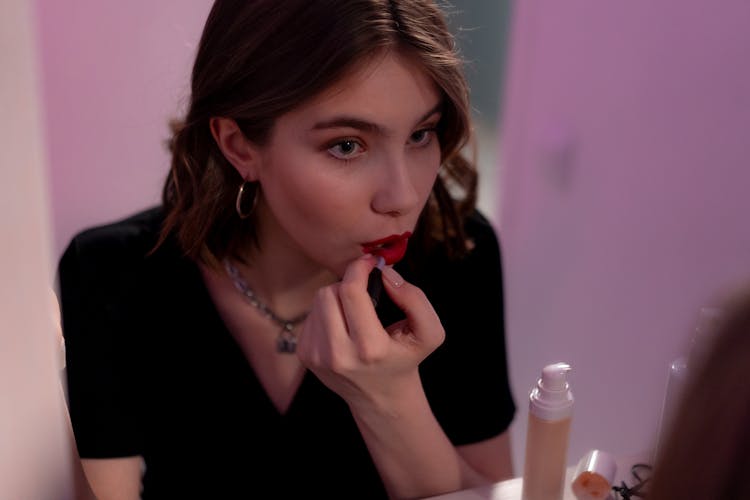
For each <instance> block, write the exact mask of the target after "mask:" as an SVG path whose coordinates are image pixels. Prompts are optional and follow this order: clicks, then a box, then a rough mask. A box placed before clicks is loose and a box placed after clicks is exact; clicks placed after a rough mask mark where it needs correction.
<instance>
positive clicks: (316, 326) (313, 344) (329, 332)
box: [297, 284, 351, 365]
mask: <svg viewBox="0 0 750 500" xmlns="http://www.w3.org/2000/svg"><path fill="white" fill-rule="evenodd" d="M337 288H338V285H337V284H334V285H331V286H327V287H323V288H321V289H320V290H318V291H317V292H316V294H315V299H314V300H313V306H312V309H311V310H310V314H309V315H308V317H307V319H306V320H305V323H304V326H303V328H302V331H301V332H300V334H299V339H298V346H297V348H298V355H299V356H300V360H301V361H302V362H303V363H304V364H306V365H307V364H312V365H322V364H326V365H328V364H330V363H331V362H332V360H334V359H335V357H336V353H337V352H339V353H341V352H343V351H344V350H348V351H350V350H351V347H349V346H350V344H351V340H350V339H349V336H348V334H347V329H346V322H345V321H344V316H343V311H342V307H341V303H340V302H339V300H338V291H337Z"/></svg>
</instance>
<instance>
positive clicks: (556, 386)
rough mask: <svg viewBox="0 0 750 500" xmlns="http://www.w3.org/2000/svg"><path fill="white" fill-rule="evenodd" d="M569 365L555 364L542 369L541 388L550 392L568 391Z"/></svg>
mask: <svg viewBox="0 0 750 500" xmlns="http://www.w3.org/2000/svg"><path fill="white" fill-rule="evenodd" d="M569 371H570V365H569V364H568V363H553V364H551V365H547V366H545V367H544V368H543V369H542V380H541V386H542V387H543V388H544V389H546V390H548V391H564V390H565V389H567V385H568V382H567V379H568V372H569Z"/></svg>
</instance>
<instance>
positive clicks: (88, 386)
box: [59, 208, 515, 498]
mask: <svg viewBox="0 0 750 500" xmlns="http://www.w3.org/2000/svg"><path fill="white" fill-rule="evenodd" d="M161 221H162V214H161V210H160V209H159V208H154V209H151V210H148V211H145V212H142V213H139V214H137V215H134V216H133V217H130V218H128V219H125V220H123V221H119V222H117V223H114V224H110V225H106V226H101V227H97V228H92V229H89V230H87V231H84V232H82V233H80V234H78V235H77V236H76V237H75V238H74V239H73V240H72V242H71V243H70V245H69V246H68V248H67V250H66V251H65V254H64V255H63V257H62V259H61V261H60V266H59V279H60V292H61V305H62V319H63V331H64V334H65V341H66V351H67V375H68V398H69V404H70V416H71V419H72V422H73V429H74V432H75V437H76V441H77V444H78V450H79V453H80V455H81V457H83V458H104V457H125V456H132V455H142V456H143V457H144V459H145V462H146V472H145V475H144V485H143V486H144V490H143V498H188V497H190V498H194V497H202V498H239V497H241V498H248V497H250V496H251V494H252V493H262V492H270V493H272V496H273V497H274V498H296V497H300V498H301V497H302V495H305V496H312V497H314V498H384V497H385V496H386V495H385V490H384V488H383V485H382V482H381V480H380V478H379V476H378V474H377V472H376V469H375V467H374V465H373V463H372V460H371V459H370V456H369V454H368V451H367V448H366V446H365V444H364V441H363V440H362V438H361V437H360V434H359V431H358V429H357V426H356V424H355V423H354V420H353V418H352V416H351V414H350V412H349V409H348V407H347V405H346V404H345V403H344V401H343V400H342V399H341V398H340V397H339V396H338V395H336V394H335V393H333V392H332V391H330V390H329V389H328V388H326V387H325V386H324V385H323V384H322V383H321V382H320V381H319V380H318V379H317V378H316V377H315V376H314V375H313V374H312V373H310V372H308V373H307V374H306V375H305V377H304V379H303V381H302V384H301V386H300V388H299V391H298V392H297V394H296V395H295V397H294V400H293V401H292V403H291V405H290V407H289V409H288V411H287V412H286V413H285V414H283V415H282V414H280V413H279V412H278V411H277V410H276V408H275V407H274V405H273V404H272V403H271V401H270V399H269V398H268V397H267V395H266V394H265V392H264V391H263V388H262V386H261V384H260V382H259V381H258V379H257V378H256V376H255V374H254V372H253V370H252V368H251V367H250V365H249V364H248V362H247V360H246V358H245V357H244V355H243V353H242V351H241V350H240V348H239V346H238V345H237V344H236V342H235V340H234V339H233V337H232V336H231V334H230V333H229V331H228V330H227V329H226V327H225V326H224V324H223V323H222V320H221V319H220V317H219V314H218V312H217V311H216V309H215V307H214V304H213V302H212V300H211V298H210V296H209V294H208V291H207V289H206V288H205V286H204V284H203V281H202V279H201V275H200V272H199V270H198V267H197V265H196V264H195V263H194V262H192V261H191V260H189V259H187V258H186V257H184V256H183V254H182V253H181V252H180V251H179V249H178V248H177V245H176V243H175V242H174V241H172V240H169V239H168V240H167V242H166V243H165V244H164V245H162V246H161V247H159V249H158V250H156V251H155V252H153V253H150V254H149V251H150V250H152V248H153V247H154V244H155V242H156V239H157V235H158V230H159V227H160V224H161ZM467 232H468V234H469V235H470V237H471V238H472V239H473V240H474V242H475V248H474V250H473V251H472V252H471V253H470V254H469V255H468V256H467V257H465V258H463V259H461V260H458V261H448V260H447V259H445V258H444V257H440V256H437V255H433V256H432V257H430V258H429V259H428V260H426V261H425V262H423V264H425V265H424V266H421V267H423V268H426V269H430V270H431V272H429V273H425V272H422V273H416V274H415V273H414V271H413V270H411V269H410V268H409V266H407V265H405V264H404V263H403V262H402V263H400V264H399V265H397V269H398V270H399V272H401V274H402V275H403V276H404V278H405V279H407V280H409V281H410V282H412V283H414V284H415V285H417V286H419V287H420V288H422V290H423V291H424V292H425V293H426V294H427V296H428V298H429V299H430V302H431V303H432V305H433V307H434V308H435V310H436V311H437V313H438V315H439V317H440V319H441V321H442V323H443V326H444V328H445V331H446V339H445V342H444V343H443V344H442V345H441V346H440V347H438V349H437V350H436V351H435V352H433V353H432V354H431V355H430V356H429V357H428V358H427V359H426V360H425V361H423V362H422V364H421V365H420V373H421V377H422V383H423V385H424V389H425V392H426V394H427V398H428V399H429V402H430V405H431V407H432V410H433V412H434V413H435V416H436V417H437V419H438V421H439V422H440V424H441V425H442V427H443V429H444V430H445V432H446V434H447V435H448V437H449V438H450V440H451V441H452V442H453V443H454V444H455V445H462V444H468V443H474V442H477V441H481V440H484V439H487V438H491V437H494V436H496V435H498V434H500V433H502V432H503V431H504V430H506V429H507V427H508V426H509V424H510V422H511V420H512V419H513V415H514V412H515V405H514V402H513V398H512V396H511V392H510V388H509V383H508V374H507V365H506V354H505V338H504V328H503V294H502V275H501V266H500V262H501V261H500V253H499V248H498V242H497V239H496V236H495V233H494V231H493V230H492V227H491V226H490V224H489V223H488V222H487V220H486V219H485V218H484V217H482V216H481V215H480V214H478V213H477V214H474V215H473V216H472V217H471V218H470V219H469V220H468V221H467ZM383 296H384V297H386V294H383ZM378 314H379V316H380V317H381V320H382V321H383V322H384V324H390V322H392V321H393V320H394V319H397V317H396V316H394V314H396V311H395V309H393V305H392V303H389V302H388V301H387V300H385V301H384V300H381V304H379V306H378ZM261 496H262V495H261Z"/></svg>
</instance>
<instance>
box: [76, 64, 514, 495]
mask: <svg viewBox="0 0 750 500" xmlns="http://www.w3.org/2000/svg"><path fill="white" fill-rule="evenodd" d="M440 104H441V103H440V93H439V91H438V90H437V88H436V87H435V85H434V83H433V82H432V81H431V80H430V79H429V78H428V77H427V75H426V74H425V73H423V72H422V71H421V69H420V67H419V65H418V64H415V61H413V60H411V59H409V58H407V57H404V56H403V55H401V54H399V53H396V52H386V53H384V54H381V55H380V56H377V57H375V58H373V59H372V60H371V61H369V62H368V63H367V64H365V65H364V66H363V67H362V68H360V69H359V70H358V71H355V72H353V73H352V74H350V75H349V76H348V77H346V78H345V79H344V80H343V81H342V82H340V83H339V84H338V85H335V86H334V87H333V88H331V89H329V91H327V92H325V93H323V94H322V95H320V96H318V97H316V98H314V99H312V100H311V101H310V102H307V103H305V104H303V105H302V106H300V107H298V108H296V109H294V110H292V111H291V112H289V113H287V114H285V115H282V116H281V117H279V118H278V120H277V121H276V123H275V125H274V129H273V131H272V134H271V137H270V140H269V142H268V143H267V144H265V145H262V146H261V145H257V144H254V143H252V142H250V141H248V140H247V139H246V138H245V137H244V136H243V135H242V133H241V132H240V131H239V129H238V127H237V125H236V123H234V122H233V121H232V120H229V119H225V118H218V117H217V118H214V119H212V121H211V128H212V132H213V135H214V137H215V139H216V141H217V144H218V145H219V147H220V149H221V150H222V152H223V153H224V155H225V156H226V158H227V159H228V160H229V161H230V162H231V163H232V165H233V166H234V167H235V168H236V169H237V171H238V172H239V173H240V175H241V176H242V177H243V178H244V179H245V180H248V181H257V182H259V184H260V187H261V189H260V193H261V194H260V198H259V200H258V203H257V208H256V211H257V216H258V220H259V222H258V235H259V241H260V250H258V249H248V253H247V259H248V262H250V264H249V265H245V264H239V263H238V267H240V271H241V273H242V274H243V276H244V277H245V278H246V279H247V280H248V282H250V283H251V284H252V286H253V289H254V290H255V291H256V293H258V294H259V295H260V296H261V297H263V299H264V301H265V302H266V303H267V304H268V305H269V306H270V307H271V308H272V309H273V310H274V311H276V313H277V314H279V315H280V316H282V317H293V316H296V315H298V314H299V313H301V312H303V311H307V310H309V311H310V313H309V315H308V318H307V320H306V321H305V323H304V325H303V326H301V327H300V331H299V332H298V338H299V345H298V349H297V356H286V355H284V356H281V355H279V354H278V353H276V352H275V337H276V333H277V327H276V326H275V325H273V324H272V323H269V321H268V320H267V319H266V318H263V317H261V316H260V315H259V314H258V313H257V311H256V310H255V309H254V308H250V307H247V304H246V303H244V301H243V299H242V297H241V296H240V294H238V293H237V292H236V290H234V288H233V285H232V283H231V281H229V279H228V277H227V276H226V275H225V274H223V273H220V272H217V271H215V270H213V269H209V268H206V267H203V268H202V269H201V270H202V273H203V277H204V280H205V282H206V286H207V288H208V290H209V292H210V293H211V295H212V298H213V299H214V303H215V304H216V305H217V309H218V311H219V314H220V315H221V316H222V318H223V319H224V322H225V324H226V325H227V327H228V329H229V330H230V332H231V333H232V335H233V336H234V337H235V339H236V340H237V342H238V344H239V345H240V347H241V348H242V350H243V352H244V353H245V355H246V357H247V358H248V362H249V363H250V364H251V365H252V366H253V368H254V371H255V372H256V373H257V374H258V377H259V379H260V381H261V384H263V386H264V388H265V389H266V392H267V393H268V394H269V396H270V398H271V400H272V401H273V402H274V404H275V405H276V407H277V409H278V411H279V412H280V413H283V412H284V411H286V409H287V408H288V406H289V404H290V403H291V401H292V399H293V397H294V394H295V393H296V391H297V389H298V387H299V384H300V383H301V380H302V377H303V375H304V373H305V371H306V370H310V371H312V372H313V373H314V374H315V375H316V376H317V377H318V378H319V379H320V380H321V381H322V382H323V383H324V384H326V385H327V386H328V387H329V388H330V389H331V390H333V391H334V392H336V393H337V394H339V395H340V396H341V397H342V398H343V399H344V400H345V401H346V402H347V403H348V405H349V407H350V409H351V411H352V415H353V416H354V418H355V421H356V423H357V425H358V427H359V430H360V432H361V433H362V436H363V438H364V440H365V443H366V444H367V446H368V449H369V451H370V454H371V456H372V457H373V460H374V462H375V464H376V466H377V467H378V470H379V472H380V474H381V477H382V478H383V481H384V483H385V485H386V488H387V490H388V492H389V494H390V495H391V496H392V497H394V498H413V497H420V496H427V495H434V494H437V493H440V492H448V491H454V490H457V489H461V488H467V487H472V486H477V485H480V484H485V483H487V482H491V481H498V480H501V479H506V478H509V477H511V476H512V469H511V464H510V445H509V440H508V436H507V433H505V434H503V435H501V436H499V437H496V438H494V439H489V440H487V441H484V442H481V443H476V444H472V445H468V446H462V447H458V448H456V447H454V446H453V445H452V444H451V443H450V441H449V440H448V438H447V437H446V435H445V433H444V432H443V431H442V429H441V428H440V426H439V424H438V422H437V421H436V419H435V417H434V415H433V414H432V412H431V410H430V408H429V404H428V402H427V399H426V397H425V395H424V392H423V389H422V385H421V381H420V378H419V374H418V371H417V368H418V365H419V363H420V362H421V361H422V360H423V359H424V358H425V357H427V356H428V355H429V354H430V353H431V352H432V351H433V350H434V349H435V348H436V347H437V346H438V345H440V343H441V342H442V341H443V338H444V331H443V328H442V325H441V324H440V320H439V318H438V317H437V315H436V313H435V311H434V310H433V308H432V306H431V305H430V303H429V301H428V300H427V298H426V297H425V296H424V294H423V293H422V291H421V290H420V289H418V288H416V287H414V286H413V285H411V284H409V283H406V282H404V280H403V279H402V278H401V277H400V276H399V275H398V274H397V273H396V272H395V271H394V270H393V269H392V268H391V267H386V268H385V269H384V271H383V282H384V288H385V292H386V293H388V294H389V295H390V297H391V298H392V300H393V301H394V303H395V304H396V305H398V306H399V307H400V308H401V309H402V310H403V311H404V312H405V313H406V320H405V321H402V322H399V323H397V324H395V325H390V326H389V327H388V328H387V329H386V328H384V327H383V326H382V325H381V324H380V322H379V321H378V318H377V316H376V314H375V310H374V309H373V306H372V302H371V301H370V298H369V296H368V295H367V292H366V286H367V277H368V274H369V272H370V270H371V269H372V268H373V267H374V265H375V262H376V261H375V258H373V257H372V256H369V255H364V256H363V254H362V244H363V243H366V242H369V241H374V240H378V239H381V238H384V237H387V236H389V235H393V234H402V233H403V232H405V231H413V230H414V227H415V225H416V223H417V219H418V217H419V213H420V211H421V209H422V208H423V206H424V204H425V202H426V200H427V198H428V196H429V194H430V191H431V189H432V184H433V183H434V180H435V177H436V175H437V172H438V168H439V165H440V145H439V142H438V138H437V136H436V134H435V132H434V128H435V127H436V125H437V124H438V122H439V120H440ZM118 460H124V462H117V463H115V462H113V461H100V460H85V461H84V467H85V469H86V473H87V475H88V476H89V478H90V480H92V484H93V485H94V490H95V492H97V493H99V492H101V493H103V495H101V496H100V498H136V497H134V496H130V495H131V494H133V492H135V491H137V488H138V486H139V484H140V475H139V474H140V468H139V467H140V462H139V461H138V460H139V458H138V457H133V458H126V459H118ZM103 462H107V463H106V465H104V464H103ZM115 471H117V472H115ZM123 482H124V483H126V484H123ZM116 483H117V484H119V488H121V489H120V490H119V491H120V492H121V493H123V496H114V495H116V494H117V491H116V488H114V485H115V484H116ZM97 490H98V491H97ZM124 492H128V493H127V496H125V493H124ZM110 493H112V494H113V496H110Z"/></svg>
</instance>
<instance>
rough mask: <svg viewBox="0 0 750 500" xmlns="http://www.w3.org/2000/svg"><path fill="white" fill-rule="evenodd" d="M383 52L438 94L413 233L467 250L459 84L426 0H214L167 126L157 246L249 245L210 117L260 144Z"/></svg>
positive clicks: (211, 253)
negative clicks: (434, 156) (427, 80)
mask: <svg viewBox="0 0 750 500" xmlns="http://www.w3.org/2000/svg"><path fill="white" fill-rule="evenodd" d="M384 50H397V51H399V52H400V53H402V54H404V55H408V56H410V57H412V58H414V59H415V60H416V61H418V62H419V63H420V64H421V66H422V67H423V69H424V71H425V72H426V73H427V74H428V75H429V76H430V77H431V78H432V79H433V80H434V82H435V83H436V84H437V86H438V87H439V89H440V91H441V92H442V95H443V117H442V119H441V121H440V124H439V126H438V137H439V140H440V147H441V168H440V171H439V175H438V178H437V180H436V182H435V185H434V186H433V189H432V193H431V195H430V197H429V199H428V202H427V204H426V205H425V208H424V210H423V212H422V214H421V215H420V220H419V223H418V224H417V228H416V230H415V234H414V237H413V240H414V243H416V245H417V246H418V247H419V249H420V250H426V249H428V248H429V247H431V246H434V244H435V243H437V242H442V243H444V244H445V245H442V246H443V247H444V248H445V249H446V251H447V252H448V254H449V255H453V256H458V255H462V254H463V253H465V252H466V248H467V244H466V238H465V234H464V229H463V220H464V219H465V217H466V215H467V214H468V213H469V212H470V211H472V210H473V209H474V207H475V204H476V187H477V172H476V168H475V166H474V164H473V162H470V161H468V160H467V159H466V158H465V157H464V156H463V155H462V151H463V150H464V149H465V146H466V145H467V144H468V142H469V140H470V138H471V123H470V112H469V109H470V108H469V96H468V86H467V83H466V80H465V78H464V75H463V72H462V62H461V59H460V57H459V56H458V53H457V50H456V47H455V42H454V39H453V36H452V35H451V33H450V31H449V29H448V26H447V23H446V19H445V15H444V12H443V11H442V10H441V8H440V7H439V6H438V5H436V4H435V3H434V2H433V1H432V0H314V1H310V0H284V1H279V0H217V1H215V2H214V4H213V7H212V9H211V11H210V13H209V16H208V19H207V21H206V24H205V27H204V30H203V34H202V36H201V40H200V44H199V46H198V50H197V55H196V58H195V63H194V65H193V71H192V80H191V95H190V101H189V105H188V109H187V112H186V115H185V117H184V119H183V120H179V121H177V120H175V121H173V122H172V124H171V126H172V137H171V139H170V141H169V147H170V150H171V153H172V163H171V168H170V172H169V175H168V177H167V179H166V182H165V184H164V188H163V192H162V199H163V204H164V208H165V213H166V217H165V221H164V225H163V227H162V232H161V238H160V244H161V243H162V242H163V241H164V240H165V239H166V238H167V237H168V236H169V235H172V234H173V235H174V236H175V237H176V239H177V242H178V244H179V246H180V247H181V248H182V250H183V251H184V252H185V254H187V255H188V256H189V257H191V258H194V259H196V260H199V261H202V262H204V263H207V264H209V265H213V264H215V263H216V262H217V260H218V259H222V258H223V257H225V256H227V255H237V254H238V253H239V252H238V251H239V249H241V248H245V247H246V246H247V245H248V244H254V243H257V240H256V233H255V231H254V221H253V217H249V218H247V219H240V218H239V217H238V215H237V213H236V211H235V197H236V195H237V191H238V188H239V186H240V184H241V183H242V181H243V180H242V178H241V177H240V174H239V173H238V172H237V171H236V170H235V169H234V168H233V167H232V165H231V164H230V163H229V162H228V161H227V160H226V159H225V158H224V156H223V154H222V153H221V151H220V150H219V148H218V146H217V145H216V142H215V141H214V138H213V136H212V135H211V131H210V126H209V120H210V119H211V118H212V117H217V116H221V117H226V118H231V119H234V120H235V121H236V122H237V124H238V126H239V127H240V129H241V130H242V132H243V134H244V135H245V137H246V138H247V139H249V140H251V141H253V142H255V143H256V144H259V145H263V144H264V143H266V142H267V140H268V138H269V136H270V132H271V130H272V127H273V125H274V122H275V120H276V118H277V117H279V116H281V115H283V114H284V113H286V112H289V111H290V110H292V109H294V108H296V107H297V106H299V105H300V104H302V103H304V102H306V101H308V100H310V99H311V98H313V97H315V96H317V95H318V94H319V93H320V92H322V91H324V90H326V89H328V88H329V87H330V86H331V85H333V84H335V83H336V82H338V81H340V80H341V79H342V78H343V77H345V76H346V75H347V74H349V73H350V72H352V71H353V70H355V69H357V68H359V67H361V65H362V64H365V63H366V62H367V61H369V60H371V58H372V57H373V55H375V54H380V53H382V52H383V51H384Z"/></svg>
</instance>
